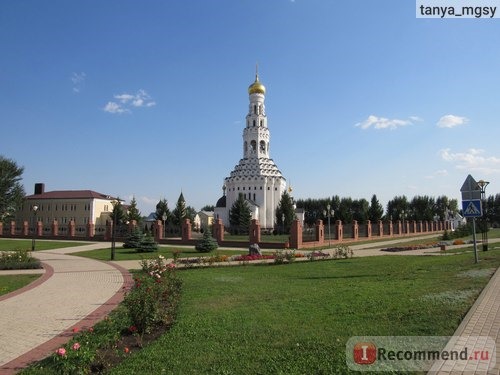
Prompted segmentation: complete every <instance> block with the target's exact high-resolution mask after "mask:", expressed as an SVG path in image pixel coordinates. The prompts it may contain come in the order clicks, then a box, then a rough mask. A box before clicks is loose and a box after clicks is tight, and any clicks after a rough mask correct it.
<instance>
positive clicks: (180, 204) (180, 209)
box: [172, 192, 187, 227]
mask: <svg viewBox="0 0 500 375" xmlns="http://www.w3.org/2000/svg"><path fill="white" fill-rule="evenodd" d="M186 216H187V211H186V200H185V199H184V195H183V194H182V192H181V194H180V195H179V199H177V204H176V205H175V208H174V210H173V211H172V223H173V224H174V225H177V226H179V227H180V226H181V224H182V220H183V219H184V218H186Z"/></svg>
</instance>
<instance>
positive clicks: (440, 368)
mask: <svg viewBox="0 0 500 375" xmlns="http://www.w3.org/2000/svg"><path fill="white" fill-rule="evenodd" d="M411 240H414V238H411V239H408V241H411ZM499 241H500V239H497V240H494V241H490V242H491V243H495V242H499ZM396 242H398V243H400V242H402V241H401V239H397V240H388V241H383V242H378V243H376V244H374V243H371V244H360V245H353V244H351V245H349V246H350V247H351V249H353V251H354V256H356V257H360V256H377V255H389V256H390V255H439V252H437V249H422V250H412V251H404V252H396V253H393V252H382V251H381V248H383V247H387V246H390V245H391V244H394V243H396ZM372 246H377V248H374V249H367V247H372ZM378 246H379V247H378ZM109 247H110V244H109V243H98V244H89V245H84V246H77V247H71V248H63V249H58V250H46V251H38V252H37V253H36V256H37V258H39V259H41V260H42V262H44V264H45V265H46V270H45V274H44V275H42V276H41V277H40V279H38V280H37V281H36V282H34V283H32V284H30V285H29V286H28V287H26V288H22V289H20V290H17V291H15V292H13V293H10V294H8V295H5V296H1V297H0V317H1V319H0V348H1V349H0V374H11V373H15V371H16V370H18V369H20V368H22V367H24V366H26V364H28V363H29V362H31V361H33V360H38V359H41V358H43V357H45V356H46V355H48V354H50V353H51V352H53V351H54V350H55V349H56V348H57V347H58V346H60V345H62V344H63V343H65V342H66V341H67V340H68V339H69V337H70V336H71V334H72V328H73V327H78V328H79V329H86V328H88V327H90V326H92V325H93V324H95V322H97V321H98V320H100V319H101V318H102V317H103V316H105V315H106V314H107V313H109V311H111V310H112V309H113V308H114V307H115V306H116V305H117V304H118V303H119V302H120V301H121V299H122V297H123V288H122V287H123V286H124V285H125V284H126V283H127V282H129V281H130V275H129V274H128V272H127V271H126V270H127V269H134V268H140V262H139V261H117V262H101V261H96V260H92V259H88V258H81V257H76V256H72V255H70V254H71V253H73V252H79V251H84V250H91V249H100V248H102V249H104V248H108V249H109ZM484 254H485V253H483V252H480V253H479V255H480V257H479V258H480V259H481V257H482V256H484ZM471 257H472V255H471ZM499 311H500V271H497V272H496V273H495V275H494V277H493V278H492V280H491V281H490V283H489V284H488V286H487V287H486V288H485V289H484V291H483V293H482V294H481V296H480V297H479V298H478V300H477V301H476V303H475V304H474V306H473V307H472V308H471V310H470V311H469V313H468V315H467V316H466V318H465V319H464V321H463V322H462V324H461V325H460V327H459V328H458V329H457V331H456V333H455V336H470V337H476V336H489V337H491V338H492V340H494V342H496V346H497V347H500V346H499V345H500V343H499V330H500V313H499ZM460 344H461V345H464V344H465V345H468V346H469V345H470V348H471V350H472V348H474V345H473V343H472V342H470V340H469V341H467V342H465V343H464V342H463V340H462V341H460ZM450 345H451V343H450ZM476 348H477V346H476ZM478 349H479V348H478ZM479 350H483V351H484V350H485V346H484V345H483V346H482V347H481V348H480V349H479ZM486 350H492V348H486ZM490 358H491V357H490ZM469 362H470V363H467V364H465V365H464V364H456V363H448V362H441V363H436V364H435V365H434V367H433V368H432V370H431V372H430V374H477V373H481V372H479V371H480V370H482V369H483V368H485V364H484V361H483V362H478V361H469ZM498 362H500V358H499V359H498V360H497V365H496V366H495V367H494V368H491V364H490V371H489V372H485V371H483V372H482V373H484V374H486V373H487V374H496V375H499V374H500V370H499V365H498ZM459 366H461V367H459ZM486 366H488V364H486Z"/></svg>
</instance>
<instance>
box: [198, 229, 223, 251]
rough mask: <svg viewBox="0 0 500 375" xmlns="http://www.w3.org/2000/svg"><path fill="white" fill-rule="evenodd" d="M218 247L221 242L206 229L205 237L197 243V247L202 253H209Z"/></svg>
mask: <svg viewBox="0 0 500 375" xmlns="http://www.w3.org/2000/svg"><path fill="white" fill-rule="evenodd" d="M218 247H219V244H218V243H217V241H216V240H215V238H213V237H212V234H211V233H210V231H209V230H205V231H204V232H203V238H202V239H201V241H200V242H198V243H197V244H196V246H195V249H196V250H198V251H199V252H200V253H209V252H211V251H213V250H217V248H218Z"/></svg>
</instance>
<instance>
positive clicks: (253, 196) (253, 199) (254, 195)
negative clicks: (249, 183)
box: [253, 193, 255, 201]
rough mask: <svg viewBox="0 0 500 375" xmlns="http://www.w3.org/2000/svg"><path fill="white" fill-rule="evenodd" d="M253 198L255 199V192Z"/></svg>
mask: <svg viewBox="0 0 500 375" xmlns="http://www.w3.org/2000/svg"><path fill="white" fill-rule="evenodd" d="M253 200H254V201H255V193H253Z"/></svg>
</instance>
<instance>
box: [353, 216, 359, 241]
mask: <svg viewBox="0 0 500 375" xmlns="http://www.w3.org/2000/svg"><path fill="white" fill-rule="evenodd" d="M352 238H353V239H355V240H357V239H358V238H359V225H358V222H357V220H353V221H352Z"/></svg>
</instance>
